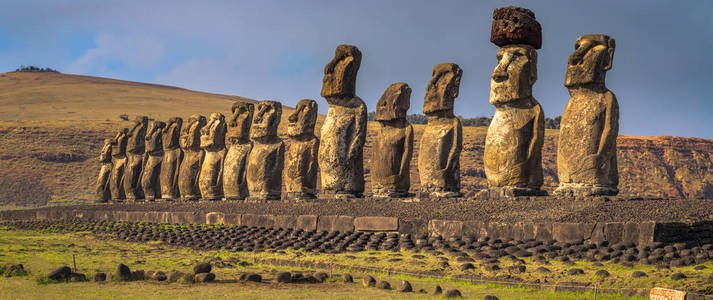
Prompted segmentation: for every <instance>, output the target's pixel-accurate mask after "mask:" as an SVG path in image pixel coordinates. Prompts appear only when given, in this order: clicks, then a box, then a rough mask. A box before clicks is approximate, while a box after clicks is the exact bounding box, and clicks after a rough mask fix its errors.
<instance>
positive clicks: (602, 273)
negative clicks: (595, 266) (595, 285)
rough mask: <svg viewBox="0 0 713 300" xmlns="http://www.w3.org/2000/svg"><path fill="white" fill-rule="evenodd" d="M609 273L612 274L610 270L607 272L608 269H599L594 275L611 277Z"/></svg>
mask: <svg viewBox="0 0 713 300" xmlns="http://www.w3.org/2000/svg"><path fill="white" fill-rule="evenodd" d="M609 275H610V274H609V272H607V270H599V271H597V272H595V273H594V276H596V277H609Z"/></svg>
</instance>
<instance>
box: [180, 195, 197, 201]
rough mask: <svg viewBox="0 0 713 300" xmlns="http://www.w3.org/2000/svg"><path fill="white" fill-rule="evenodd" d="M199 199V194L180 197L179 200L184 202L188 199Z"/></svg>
mask: <svg viewBox="0 0 713 300" xmlns="http://www.w3.org/2000/svg"><path fill="white" fill-rule="evenodd" d="M200 199H201V196H199V195H196V196H185V197H181V201H186V202H188V201H198V200H200Z"/></svg>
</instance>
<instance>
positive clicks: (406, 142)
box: [371, 83, 413, 197]
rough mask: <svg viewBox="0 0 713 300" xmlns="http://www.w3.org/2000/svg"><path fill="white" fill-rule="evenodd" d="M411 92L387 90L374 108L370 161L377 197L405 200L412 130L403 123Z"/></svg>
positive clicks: (397, 86)
mask: <svg viewBox="0 0 713 300" xmlns="http://www.w3.org/2000/svg"><path fill="white" fill-rule="evenodd" d="M410 97H411V88H409V86H408V85H407V84H405V83H395V84H392V85H391V86H389V87H388V88H387V89H386V91H385V92H384V94H383V95H382V96H381V99H379V102H378V103H377V106H376V117H375V118H376V121H377V122H378V129H377V134H376V141H375V145H374V149H373V154H372V159H371V182H372V193H373V194H374V196H376V197H406V196H408V190H409V187H410V186H411V181H410V176H409V175H410V174H409V167H410V165H411V156H412V155H413V127H412V126H411V124H409V123H408V121H407V120H406V112H407V111H408V109H409V106H410Z"/></svg>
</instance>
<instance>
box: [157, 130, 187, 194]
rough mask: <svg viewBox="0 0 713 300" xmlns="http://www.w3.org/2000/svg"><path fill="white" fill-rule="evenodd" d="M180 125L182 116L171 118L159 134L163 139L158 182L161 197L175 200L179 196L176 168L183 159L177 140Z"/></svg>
mask: <svg viewBox="0 0 713 300" xmlns="http://www.w3.org/2000/svg"><path fill="white" fill-rule="evenodd" d="M182 126H183V119H182V118H179V117H174V118H171V119H169V120H168V123H167V124H166V126H165V127H164V128H163V134H162V136H161V138H162V140H163V141H162V144H163V161H162V162H161V175H160V180H159V183H160V185H161V198H162V199H165V200H176V199H179V198H180V197H181V194H180V193H179V192H178V170H179V168H180V166H181V160H182V159H183V151H182V150H181V147H180V142H179V140H180V138H181V127H182Z"/></svg>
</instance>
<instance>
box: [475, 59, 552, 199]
mask: <svg viewBox="0 0 713 300" xmlns="http://www.w3.org/2000/svg"><path fill="white" fill-rule="evenodd" d="M497 57H498V66H497V67H496V68H495V70H494V71H493V75H492V80H491V86H490V103H491V104H493V105H494V106H495V115H494V116H493V120H492V121H491V123H490V126H489V127H488V134H487V137H486V138H485V153H484V155H483V163H484V166H485V175H486V177H487V179H488V185H489V186H490V187H491V188H508V189H512V190H513V191H511V192H513V193H514V195H536V194H538V193H539V192H538V191H539V188H540V186H542V182H543V179H542V145H543V141H544V135H545V127H544V113H543V112H542V108H541V107H540V104H539V103H538V102H537V101H536V100H535V99H534V98H533V97H532V84H533V83H534V82H535V80H536V78H537V77H536V76H537V69H536V63H537V53H536V52H535V49H534V48H533V47H532V46H529V45H508V46H505V47H503V48H501V49H500V50H499V51H498V55H497ZM511 196H512V195H511Z"/></svg>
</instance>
